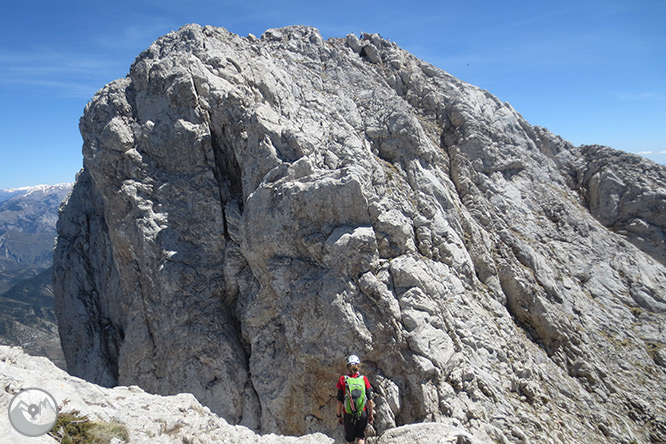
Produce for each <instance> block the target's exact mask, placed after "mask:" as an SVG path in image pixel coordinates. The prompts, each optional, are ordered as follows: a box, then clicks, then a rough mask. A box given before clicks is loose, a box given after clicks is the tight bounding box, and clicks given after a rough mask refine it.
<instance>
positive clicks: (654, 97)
mask: <svg viewBox="0 0 666 444" xmlns="http://www.w3.org/2000/svg"><path fill="white" fill-rule="evenodd" d="M615 96H616V97H617V98H618V99H620V100H627V101H661V100H666V96H665V95H663V94H659V93H656V92H648V91H644V92H616V93H615Z"/></svg>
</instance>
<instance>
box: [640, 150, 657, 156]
mask: <svg viewBox="0 0 666 444" xmlns="http://www.w3.org/2000/svg"><path fill="white" fill-rule="evenodd" d="M636 154H640V155H641V156H647V155H649V154H654V151H638V152H637V153H636Z"/></svg>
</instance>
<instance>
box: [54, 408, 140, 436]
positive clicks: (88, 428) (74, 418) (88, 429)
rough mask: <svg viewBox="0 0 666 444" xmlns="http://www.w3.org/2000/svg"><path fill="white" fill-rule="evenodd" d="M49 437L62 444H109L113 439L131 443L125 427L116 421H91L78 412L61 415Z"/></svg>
mask: <svg viewBox="0 0 666 444" xmlns="http://www.w3.org/2000/svg"><path fill="white" fill-rule="evenodd" d="M49 435H50V436H51V437H53V438H55V439H56V440H57V441H58V442H59V443H62V444H109V443H110V442H111V440H112V439H113V438H118V439H120V440H122V441H124V442H129V433H128V432H127V429H126V428H125V426H124V425H122V424H120V423H118V422H115V421H112V422H103V421H90V419H88V417H87V416H82V415H81V414H80V412H78V411H77V410H74V411H71V412H68V413H60V414H59V415H58V420H57V421H56V423H55V426H53V429H52V430H51V431H50V432H49Z"/></svg>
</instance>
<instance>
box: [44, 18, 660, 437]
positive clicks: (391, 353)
mask: <svg viewBox="0 0 666 444" xmlns="http://www.w3.org/2000/svg"><path fill="white" fill-rule="evenodd" d="M80 128H81V133H82V136H83V139H84V147H83V154H84V170H83V172H82V173H81V174H80V175H79V177H78V181H77V184H76V185H75V187H74V190H73V192H72V195H71V197H70V199H69V201H68V203H67V206H66V207H64V209H63V211H62V213H61V217H60V220H59V223H58V233H59V237H58V244H57V247H56V251H55V257H54V287H55V288H54V291H55V294H56V308H57V312H58V317H59V322H60V334H61V338H62V341H63V349H64V352H65V355H66V358H67V362H68V368H69V370H70V371H71V372H72V373H73V374H74V375H77V376H81V377H84V378H86V379H88V380H91V381H93V382H97V383H100V384H103V385H107V386H113V385H117V384H122V385H132V384H135V385H139V386H141V387H142V388H143V389H145V390H147V391H149V392H153V393H158V394H175V393H180V392H189V393H193V394H194V395H195V396H196V397H197V399H198V400H199V401H200V402H201V403H202V404H204V405H206V406H208V407H209V408H210V409H211V410H212V411H214V412H216V413H218V414H219V415H221V416H222V417H224V418H225V419H226V420H227V421H229V422H231V423H237V424H243V425H245V426H248V427H250V428H252V429H254V430H257V431H260V432H262V433H268V432H279V433H282V434H293V435H301V434H305V433H310V432H324V433H326V434H329V435H330V436H337V435H338V434H339V430H336V424H337V423H336V421H335V418H334V417H333V415H334V409H335V402H336V401H335V387H334V385H335V381H336V380H337V377H338V376H339V375H340V374H341V373H342V372H343V370H344V368H343V360H344V357H345V356H346V355H348V354H351V353H354V354H358V355H360V356H361V357H362V360H363V361H364V365H365V367H364V372H365V374H366V375H367V376H368V377H369V378H370V379H371V380H372V381H373V384H374V386H375V389H376V393H377V394H378V396H377V400H376V401H377V411H378V414H377V422H376V424H375V428H376V430H377V432H379V433H384V432H386V433H391V432H387V431H389V430H392V429H393V428H394V427H396V426H399V425H402V424H410V423H417V422H424V421H426V422H438V423H444V424H446V425H448V426H452V427H462V428H465V429H466V430H467V431H468V432H469V433H471V434H473V435H474V436H475V437H476V438H475V439H480V440H486V441H495V442H516V441H523V442H527V441H536V442H553V443H566V442H609V441H610V442H628V441H632V440H635V441H639V442H649V441H653V442H659V440H662V441H663V440H665V439H666V421H665V419H664V418H665V405H664V399H666V397H665V396H664V387H666V374H665V368H664V366H665V361H666V359H665V356H664V347H663V346H664V343H666V337H665V336H664V332H663V329H662V328H661V325H663V321H664V316H665V313H666V301H665V300H664V295H666V270H665V269H664V264H663V255H664V228H665V227H666V221H665V220H664V214H666V213H665V212H664V211H662V209H663V205H664V202H665V201H666V192H665V191H664V190H665V184H666V182H665V181H664V168H663V167H660V166H657V165H655V164H653V163H650V162H648V161H642V160H638V158H636V157H635V156H629V155H621V154H619V153H617V152H615V151H613V150H611V149H609V148H604V147H573V146H572V145H571V144H570V143H568V142H566V141H564V140H562V139H561V138H559V137H557V136H555V135H553V134H551V133H550V132H548V131H547V130H546V129H544V128H539V127H533V126H531V125H530V124H529V123H528V122H526V121H525V120H524V119H523V118H522V117H521V116H520V115H519V114H518V113H517V112H516V111H515V110H514V109H513V108H512V107H511V106H510V105H509V104H506V103H502V102H501V101H500V100H498V99H497V98H495V97H494V96H492V95H491V94H490V93H488V92H487V91H483V90H481V89H479V88H477V87H474V86H472V85H469V84H466V83H464V82H462V81H460V80H458V79H456V78H454V77H452V76H451V75H449V74H448V73H446V72H444V71H442V70H441V69H438V68H436V67H434V66H432V65H430V64H428V63H426V62H424V61H422V60H419V59H417V58H415V57H414V56H412V55H411V54H409V53H407V52H405V51H404V50H402V49H400V48H399V47H398V46H397V45H396V44H394V43H392V42H390V41H388V40H386V39H383V38H381V37H380V36H379V35H376V34H364V35H363V36H361V38H359V37H357V36H355V35H349V36H347V37H345V38H340V39H328V40H324V39H322V38H321V35H320V34H319V33H318V31H317V30H315V29H313V28H308V27H302V26H295V27H288V28H281V29H272V30H268V31H266V32H265V33H264V34H263V35H262V36H261V38H260V39H259V38H256V37H254V36H248V37H247V38H243V37H240V36H237V35H234V34H232V33H229V32H228V31H226V30H224V29H221V28H213V27H200V26H197V25H188V26H185V27H183V28H182V29H180V30H179V31H177V32H174V33H171V34H169V35H167V36H164V37H162V38H161V39H159V40H158V41H156V42H155V43H154V44H153V45H151V47H150V48H149V49H147V50H146V51H144V52H143V53H142V54H140V55H139V57H137V59H136V61H135V62H134V64H133V65H132V67H131V69H130V73H129V75H128V76H127V77H126V78H124V79H119V80H117V81H115V82H112V83H111V84H109V85H107V86H106V87H105V88H103V89H102V90H101V91H99V92H98V93H97V94H96V95H95V97H94V98H93V100H92V101H91V102H90V103H89V104H88V106H87V107H86V110H85V113H84V116H83V117H82V119H81V122H80ZM601 159H604V160H601ZM638 184H640V185H638ZM609 193H610V194H609ZM609 208H610V209H612V210H613V212H612V213H610V212H609V211H608V209H609Z"/></svg>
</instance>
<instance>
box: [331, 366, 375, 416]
mask: <svg viewBox="0 0 666 444" xmlns="http://www.w3.org/2000/svg"><path fill="white" fill-rule="evenodd" d="M349 377H350V378H358V373H355V374H353V375H349ZM363 381H365V389H366V390H367V389H369V388H371V387H372V386H371V385H370V381H368V377H367V376H363ZM335 386H336V387H337V388H338V390H342V391H343V392H344V391H345V390H346V387H345V375H342V376H340V379H338V383H337V384H336V385H335ZM363 410H365V407H364V408H363Z"/></svg>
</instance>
